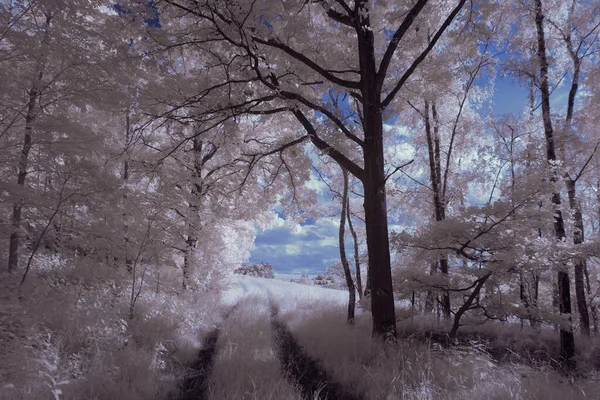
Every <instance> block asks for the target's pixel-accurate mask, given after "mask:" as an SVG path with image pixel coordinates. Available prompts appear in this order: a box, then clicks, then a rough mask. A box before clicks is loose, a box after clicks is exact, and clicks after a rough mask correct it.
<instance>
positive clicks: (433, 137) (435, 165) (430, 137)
mask: <svg viewBox="0 0 600 400" xmlns="http://www.w3.org/2000/svg"><path fill="white" fill-rule="evenodd" d="M429 108H430V107H429V101H427V100H425V113H424V119H425V134H426V137H427V149H428V153H429V178H430V181H431V187H432V191H433V193H432V195H433V206H434V214H435V220H436V222H440V221H443V220H445V219H446V204H445V200H444V195H443V192H444V189H443V184H442V176H441V175H442V168H441V160H440V139H439V126H438V123H437V111H436V109H435V105H433V106H432V107H431V109H432V113H433V119H434V123H435V126H434V128H433V132H432V129H431V120H430V118H429ZM438 265H439V270H440V272H441V274H442V275H443V276H445V277H446V279H447V278H448V272H449V270H448V259H447V257H446V256H445V255H443V256H441V257H440V259H439V260H438ZM441 306H442V315H443V316H444V319H445V320H449V319H450V317H451V313H452V310H451V308H450V292H449V291H448V290H443V291H442V294H441Z"/></svg>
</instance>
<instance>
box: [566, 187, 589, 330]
mask: <svg viewBox="0 0 600 400" xmlns="http://www.w3.org/2000/svg"><path fill="white" fill-rule="evenodd" d="M565 182H566V184H567V194H568V196H569V206H570V207H571V214H572V218H573V244H574V245H578V244H582V243H583V242H584V240H585V237H584V230H583V215H582V213H581V206H580V205H579V202H578V201H577V192H576V190H577V187H576V185H577V182H576V181H575V180H572V179H570V178H567V179H565ZM584 269H585V259H584V258H582V257H577V259H576V260H575V297H576V299H577V310H578V311H579V323H580V325H581V332H582V333H583V334H584V335H586V336H589V335H590V316H589V313H588V306H587V299H586V293H585V281H584V279H585V277H584Z"/></svg>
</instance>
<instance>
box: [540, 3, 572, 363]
mask: <svg viewBox="0 0 600 400" xmlns="http://www.w3.org/2000/svg"><path fill="white" fill-rule="evenodd" d="M534 17H535V27H536V32H537V56H538V60H539V74H540V87H539V89H540V94H541V98H542V119H543V122H544V134H545V137H546V159H547V161H548V173H549V175H550V182H551V183H552V184H556V182H558V180H559V171H558V158H557V155H556V138H555V134H554V129H553V126H552V114H551V109H550V86H549V82H548V81H549V78H548V65H549V63H548V57H547V54H546V38H545V32H544V18H545V15H544V10H543V8H542V0H535V12H534ZM552 204H553V206H554V235H555V238H556V240H558V241H559V242H562V241H564V240H565V239H566V234H565V223H564V219H563V216H562V210H561V196H560V191H558V190H556V189H554V194H553V195H552ZM557 275H558V276H557V277H558V303H559V309H560V312H561V314H565V315H566V316H567V317H568V318H569V324H571V283H570V281H569V272H568V269H567V265H566V264H563V265H560V266H559V267H558V274H557ZM560 347H561V353H562V355H563V357H564V358H565V361H566V362H567V363H568V364H570V365H574V363H575V361H574V357H575V337H574V335H573V328H572V326H568V327H565V326H561V327H560Z"/></svg>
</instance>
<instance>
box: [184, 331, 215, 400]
mask: <svg viewBox="0 0 600 400" xmlns="http://www.w3.org/2000/svg"><path fill="white" fill-rule="evenodd" d="M219 333H220V330H219V328H216V329H214V330H213V331H212V332H210V333H209V334H208V335H207V336H206V338H204V342H203V344H202V349H201V350H200V351H199V352H198V357H197V358H196V360H195V361H194V363H193V364H191V365H190V372H189V373H188V374H187V375H186V377H185V378H184V381H183V383H182V385H181V393H180V395H179V397H178V399H179V400H208V399H209V396H208V380H209V378H210V373H211V372H212V369H213V366H214V364H215V358H216V355H217V341H218V340H219Z"/></svg>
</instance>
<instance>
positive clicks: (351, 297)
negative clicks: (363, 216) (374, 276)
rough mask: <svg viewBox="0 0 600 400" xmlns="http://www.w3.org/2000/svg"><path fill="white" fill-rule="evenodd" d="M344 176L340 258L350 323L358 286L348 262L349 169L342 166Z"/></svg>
mask: <svg viewBox="0 0 600 400" xmlns="http://www.w3.org/2000/svg"><path fill="white" fill-rule="evenodd" d="M342 173H343V176H344V189H343V192H342V211H341V214H340V229H339V246H340V260H341V262H342V267H343V268H344V276H345V278H346V285H347V286H348V295H349V298H348V316H347V321H348V323H349V324H354V309H355V307H356V287H355V286H354V281H353V280H352V274H351V273H350V264H349V263H348V257H346V243H345V240H344V236H345V233H346V230H345V226H346V213H347V212H348V209H347V205H348V171H346V170H345V169H343V168H342Z"/></svg>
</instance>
